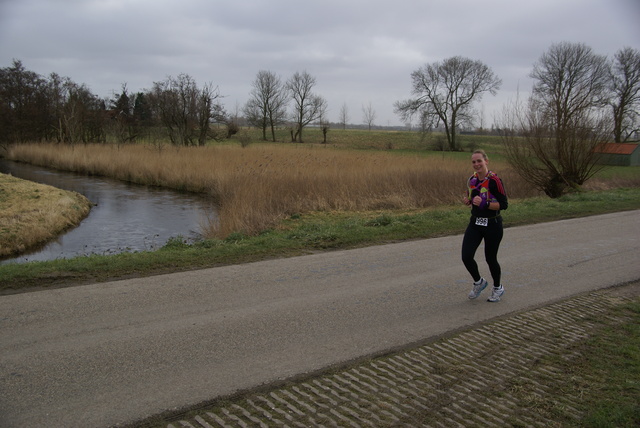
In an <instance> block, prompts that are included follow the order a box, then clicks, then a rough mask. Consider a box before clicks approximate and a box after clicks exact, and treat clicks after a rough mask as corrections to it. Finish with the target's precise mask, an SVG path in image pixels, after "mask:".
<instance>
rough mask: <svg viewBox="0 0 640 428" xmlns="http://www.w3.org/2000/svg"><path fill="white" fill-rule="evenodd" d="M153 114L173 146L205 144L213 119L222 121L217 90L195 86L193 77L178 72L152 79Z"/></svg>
mask: <svg viewBox="0 0 640 428" xmlns="http://www.w3.org/2000/svg"><path fill="white" fill-rule="evenodd" d="M149 98H150V99H151V102H152V105H153V107H154V110H155V113H156V115H157V116H158V118H159V120H160V122H161V123H162V124H163V126H164V127H165V129H166V130H167V133H168V136H169V139H170V140H171V142H172V143H173V144H175V145H180V146H190V145H196V144H197V145H200V146H202V145H204V144H205V143H206V140H207V137H208V136H209V135H211V134H210V126H209V125H210V123H211V122H212V121H219V122H222V121H224V117H225V113H224V109H223V107H222V105H221V104H220V103H219V102H218V99H219V98H220V95H219V93H218V89H217V88H214V87H213V85H211V84H206V85H204V87H203V88H202V89H198V86H197V85H196V82H195V80H194V79H193V78H192V77H191V76H189V75H187V74H180V75H178V77H176V78H173V77H171V76H169V77H168V78H167V79H166V80H164V81H162V82H155V83H154V84H153V89H152V91H151V93H150V94H149Z"/></svg>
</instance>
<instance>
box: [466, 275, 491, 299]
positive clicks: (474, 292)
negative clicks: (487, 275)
mask: <svg viewBox="0 0 640 428" xmlns="http://www.w3.org/2000/svg"><path fill="white" fill-rule="evenodd" d="M488 284H489V283H488V282H487V280H486V279H484V278H480V283H479V284H476V283H475V282H474V283H473V288H472V289H471V291H470V292H469V298H470V299H475V298H476V297H478V296H479V295H480V293H482V290H484V289H485V288H487V285H488Z"/></svg>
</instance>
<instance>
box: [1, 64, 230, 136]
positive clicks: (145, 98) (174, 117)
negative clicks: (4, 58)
mask: <svg viewBox="0 0 640 428" xmlns="http://www.w3.org/2000/svg"><path fill="white" fill-rule="evenodd" d="M220 100H221V96H220V94H219V92H218V88H216V87H214V86H213V85H212V84H205V85H204V86H202V87H198V85H197V83H196V82H195V80H194V79H193V78H192V77H191V76H189V75H187V74H180V75H178V76H177V77H171V76H169V77H167V78H166V79H165V80H164V81H161V82H155V83H154V84H153V87H152V89H150V90H147V91H145V92H138V93H135V94H134V93H131V92H129V91H128V90H127V87H126V85H123V86H122V90H121V92H120V93H118V94H115V95H114V97H113V99H106V100H105V99H100V98H99V97H97V96H96V95H94V94H92V93H91V91H90V90H89V89H88V88H87V87H86V86H85V85H79V84H76V83H75V82H73V81H71V79H69V78H66V77H60V76H59V75H57V74H55V73H53V74H51V75H50V76H48V77H47V78H45V77H42V76H40V75H38V74H37V73H35V72H32V71H29V70H26V69H25V68H24V66H23V65H22V63H21V62H20V61H17V60H16V61H14V62H13V64H12V66H11V67H6V68H0V144H8V143H20V142H26V141H43V140H46V141H59V142H67V143H71V144H75V143H79V142H85V143H88V142H98V143H103V142H107V141H108V139H115V141H116V142H117V143H125V142H129V141H134V140H136V139H138V138H139V137H141V136H143V135H145V136H149V135H150V134H156V133H157V132H158V130H160V132H162V133H163V135H164V136H166V137H168V138H169V140H170V141H171V142H172V143H173V144H174V145H178V146H193V145H204V144H205V142H206V141H207V139H209V138H214V139H217V138H222V137H224V136H226V134H227V133H228V130H227V129H226V128H225V129H223V130H219V129H217V128H213V127H211V126H210V125H211V124H214V123H223V124H227V123H228V119H227V115H226V112H225V110H224V108H223V106H222V104H221V103H220Z"/></svg>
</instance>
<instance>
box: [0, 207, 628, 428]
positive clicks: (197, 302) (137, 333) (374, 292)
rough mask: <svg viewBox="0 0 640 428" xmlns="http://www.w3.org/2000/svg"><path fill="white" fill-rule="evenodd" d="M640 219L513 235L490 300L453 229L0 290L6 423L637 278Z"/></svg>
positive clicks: (440, 328) (184, 397) (219, 380)
mask: <svg viewBox="0 0 640 428" xmlns="http://www.w3.org/2000/svg"><path fill="white" fill-rule="evenodd" d="M639 220H640V211H631V212H624V213H616V214H610V215H605V216H598V217H589V218H583V219H577V220H569V221H559V222H553V223H546V224H541V225H533V226H526V227H518V228H509V229H507V231H506V233H505V240H504V241H503V246H502V249H501V258H500V259H501V263H502V265H503V282H504V284H505V287H506V288H507V293H506V294H505V296H504V298H503V301H501V302H499V303H496V304H492V303H487V302H486V300H485V298H486V297H487V296H486V295H485V296H481V298H479V299H477V300H475V301H469V300H468V299H467V298H466V294H467V292H468V288H469V280H468V278H467V274H466V272H465V271H464V268H463V267H462V263H461V262H460V261H459V250H460V248H459V247H460V242H461V237H460V236H454V237H445V238H437V239H430V240H421V241H413V242H405V243H400V244H391V245H384V246H377V247H370V248H365V249H358V250H349V251H337V252H329V253H323V254H316V255H310V256H303V257H297V258H291V259H284V260H274V261H266V262H259V263H252V264H247V265H240V266H228V267H221V268H214V269H207V270H200V271H193V272H187V273H178V274H170V275H162V276H156V277H151V278H141V279H133V280H126V281H115V282H109V283H101V284H95V285H89V286H83V287H73V288H65V289H57V290H49V291H40V292H34V293H25V294H18V295H9V296H2V297H0V426H2V427H7V428H8V427H24V426H50V427H54V426H60V427H86V426H92V427H103V426H104V427H107V426H112V425H115V424H119V423H125V422H128V421H133V420H137V419H140V418H142V417H145V416H148V415H150V414H154V413H157V412H161V411H163V410H167V409H170V408H175V407H182V406H186V405H190V404H194V403H197V402H200V401H203V400H207V399H211V398H214V397H216V396H219V395H223V394H228V393H232V392H234V391H236V390H238V389H244V388H250V387H253V386H257V385H260V384H264V383H269V382H272V381H274V380H277V379H282V378H287V377H290V376H293V375H296V374H301V373H306V372H309V371H313V370H318V369H321V368H323V367H326V366H328V365H332V364H339V363H341V362H345V361H348V360H351V359H354V358H358V357H361V356H363V355H370V354H375V353H379V352H382V351H385V350H389V349H393V348H400V347H402V346H405V345H407V344H409V343H413V342H416V341H420V340H423V339H425V338H428V337H432V336H434V335H438V334H442V333H444V332H447V331H451V330H453V329H457V328H461V327H465V326H468V325H472V324H475V323H477V322H479V321H484V320H487V319H491V318H493V317H496V316H499V315H503V314H507V313H510V312H513V311H519V310H522V309H525V308H529V307H532V306H536V305H542V304H547V303H550V302H553V301H556V300H558V299H562V298H564V297H567V296H571V295H574V294H577V293H581V292H584V291H588V290H593V289H598V288H602V287H607V286H611V285H616V284H620V283H623V282H627V281H633V280H637V279H639V278H640V251H639V250H640V240H639V239H638V238H639V237H640V221H639ZM481 266H483V265H482V264H481ZM483 267H484V266H483ZM483 270H484V271H485V272H486V269H483ZM485 293H486V292H485ZM482 297H485V298H482Z"/></svg>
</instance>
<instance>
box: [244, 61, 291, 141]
mask: <svg viewBox="0 0 640 428" xmlns="http://www.w3.org/2000/svg"><path fill="white" fill-rule="evenodd" d="M288 102H289V94H288V93H287V90H286V87H285V85H284V84H283V83H282V81H281V79H280V78H279V77H278V76H276V75H275V74H274V73H272V72H270V71H265V70H261V71H259V72H258V75H257V76H256V79H255V80H254V81H253V89H252V90H251V98H250V99H249V101H247V104H246V105H245V107H244V113H245V116H246V117H247V119H248V120H249V123H251V124H252V125H254V126H257V127H259V128H260V129H262V139H263V140H266V139H267V128H270V129H271V138H272V140H273V141H276V131H275V129H276V127H277V126H278V125H281V124H282V123H284V121H285V117H286V108H287V103H288Z"/></svg>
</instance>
